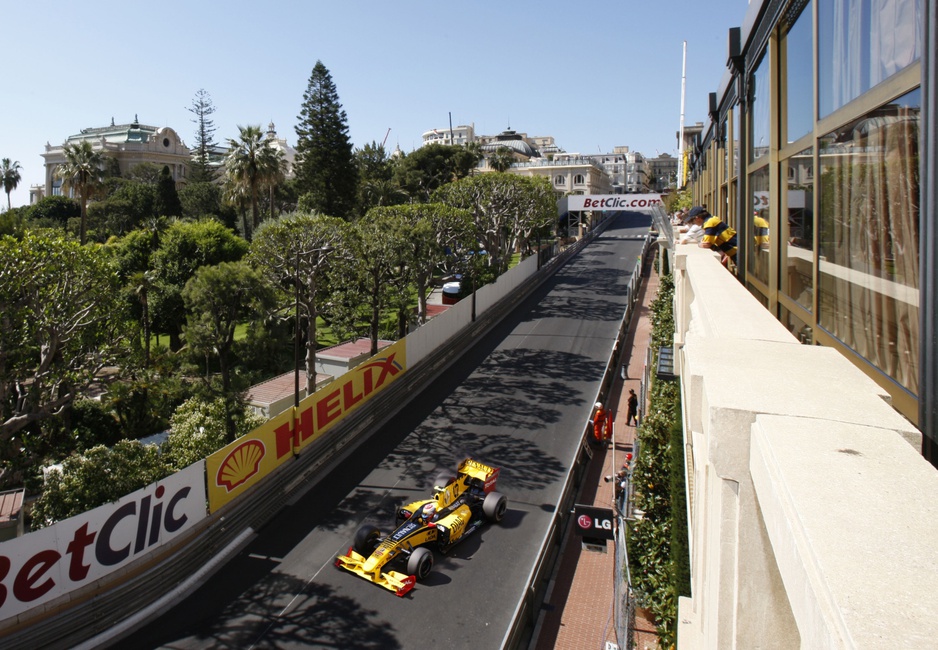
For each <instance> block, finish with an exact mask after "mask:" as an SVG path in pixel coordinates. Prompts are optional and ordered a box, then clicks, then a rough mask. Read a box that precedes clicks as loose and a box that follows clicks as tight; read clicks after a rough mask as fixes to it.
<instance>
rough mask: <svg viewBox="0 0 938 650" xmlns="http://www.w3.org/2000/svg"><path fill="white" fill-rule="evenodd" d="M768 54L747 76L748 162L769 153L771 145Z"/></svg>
mask: <svg viewBox="0 0 938 650" xmlns="http://www.w3.org/2000/svg"><path fill="white" fill-rule="evenodd" d="M769 66H770V62H769V55H768V53H766V54H765V55H764V56H763V57H762V60H761V61H760V62H759V65H757V66H756V70H755V72H753V73H752V76H751V77H750V78H749V102H750V104H749V105H750V112H749V120H750V124H749V133H750V134H751V137H750V139H749V162H750V163H752V162H755V161H757V160H759V158H762V157H763V156H765V155H767V154H768V153H769V147H770V146H771V145H772V138H771V133H770V117H771V115H770V111H771V100H772V98H771V92H770V91H769Z"/></svg>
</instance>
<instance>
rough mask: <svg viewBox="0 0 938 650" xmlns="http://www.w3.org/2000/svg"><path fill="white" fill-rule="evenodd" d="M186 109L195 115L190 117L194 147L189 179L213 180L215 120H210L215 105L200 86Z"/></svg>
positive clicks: (193, 180) (201, 181)
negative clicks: (212, 154) (212, 162)
mask: <svg viewBox="0 0 938 650" xmlns="http://www.w3.org/2000/svg"><path fill="white" fill-rule="evenodd" d="M186 110H188V111H189V112H190V113H192V114H193V115H195V117H194V118H193V119H192V122H193V123H194V124H195V148H194V149H193V155H192V162H190V163H189V181H190V182H191V183H210V182H212V181H213V180H215V168H214V167H212V165H211V153H212V150H213V149H214V148H215V139H214V135H215V122H214V121H213V120H212V114H214V113H215V105H214V104H212V97H211V96H210V95H209V94H208V93H207V92H206V91H205V90H204V89H202V88H200V89H199V92H197V93H196V94H195V98H194V99H193V100H192V106H190V107H189V108H187V109H186Z"/></svg>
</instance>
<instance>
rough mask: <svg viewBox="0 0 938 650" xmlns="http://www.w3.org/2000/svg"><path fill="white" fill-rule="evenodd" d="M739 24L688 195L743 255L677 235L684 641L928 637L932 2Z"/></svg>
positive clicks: (796, 13)
mask: <svg viewBox="0 0 938 650" xmlns="http://www.w3.org/2000/svg"><path fill="white" fill-rule="evenodd" d="M741 18H742V22H741V26H740V27H739V28H734V29H732V30H730V32H729V35H728V39H727V42H728V48H727V49H728V52H727V69H726V71H725V72H724V74H723V77H722V79H721V80H720V83H719V85H718V87H717V89H716V91H715V92H713V93H711V94H710V98H709V99H710V101H709V119H708V121H707V122H706V123H704V124H703V129H702V130H701V131H700V133H699V137H694V138H692V139H687V138H685V144H686V145H689V146H688V148H687V149H686V151H687V152H688V157H687V159H686V160H687V162H688V165H687V173H688V175H687V178H686V181H687V188H688V189H689V190H690V192H691V194H692V197H693V200H694V202H695V203H697V204H704V205H707V206H708V208H709V210H710V211H711V212H712V213H714V214H716V215H718V216H720V217H722V218H723V219H724V220H726V221H727V222H728V223H729V224H730V225H731V226H732V227H733V228H735V229H736V230H737V231H738V241H739V252H738V254H737V257H736V260H735V264H731V265H730V268H729V270H727V268H724V267H723V266H722V265H721V264H720V262H719V260H718V258H717V257H716V256H715V255H714V254H713V252H712V251H709V250H707V249H702V248H699V247H697V246H694V245H688V244H685V245H681V244H674V245H672V244H671V242H670V241H669V242H668V249H669V250H673V251H674V260H673V265H672V266H671V268H672V269H673V273H674V286H675V300H674V313H675V333H674V358H675V364H676V366H677V367H679V368H680V381H681V410H682V426H683V429H684V430H683V442H684V445H683V447H684V448H683V450H682V451H683V459H684V469H685V480H686V486H687V491H686V494H687V522H688V547H689V553H688V554H689V557H690V564H691V566H690V592H691V593H690V594H689V595H686V596H681V597H680V598H679V599H678V615H677V627H678V633H677V647H678V648H680V649H683V648H687V649H690V648H693V649H694V650H697V649H699V648H713V649H714V650H717V649H719V648H730V647H734V648H749V647H762V648H780V649H781V648H860V647H869V648H880V647H931V646H933V645H934V644H935V638H936V636H938V620H936V619H935V617H934V616H932V614H931V613H930V610H929V607H930V604H931V602H932V599H933V597H934V594H935V593H936V592H938V569H936V568H935V563H934V561H933V558H934V554H935V545H936V542H938V516H936V512H935V507H934V504H935V503H938V473H936V472H935V466H936V465H938V443H936V440H938V433H936V431H938V429H936V422H938V413H936V405H935V400H936V396H938V391H936V387H938V359H936V344H935V343H936V341H935V338H936V334H935V332H936V323H935V320H936V314H938V309H936V303H938V282H936V274H938V259H936V248H938V232H936V228H935V219H934V215H935V188H936V187H938V173H936V172H938V158H936V150H938V146H936V139H935V135H934V134H935V133H936V132H938V131H936V110H935V107H936V105H938V103H936V97H935V89H936V88H938V83H936V75H935V70H936V69H938V65H936V63H938V39H936V34H938V4H936V3H935V2H932V1H931V0H929V1H927V2H926V1H925V0H752V2H751V3H750V4H749V8H748V10H747V11H746V13H745V16H741ZM686 135H687V133H686V131H685V136H686ZM766 224H768V232H769V239H768V242H766V241H765V238H764V228H765V226H766ZM663 239H665V238H663ZM874 574H876V575H883V576H889V578H888V579H885V580H880V579H878V578H876V577H875V576H874Z"/></svg>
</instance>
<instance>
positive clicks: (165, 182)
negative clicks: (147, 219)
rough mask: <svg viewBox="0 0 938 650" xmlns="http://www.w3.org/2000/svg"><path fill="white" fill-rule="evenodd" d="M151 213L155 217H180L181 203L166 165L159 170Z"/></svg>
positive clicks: (174, 182)
mask: <svg viewBox="0 0 938 650" xmlns="http://www.w3.org/2000/svg"><path fill="white" fill-rule="evenodd" d="M153 213H154V216H157V217H181V216H182V203H180V202H179V195H178V194H177V193H176V181H174V180H173V175H172V173H171V172H170V171H169V167H168V166H167V165H163V169H161V170H160V177H159V179H158V180H157V183H156V201H155V202H154V204H153Z"/></svg>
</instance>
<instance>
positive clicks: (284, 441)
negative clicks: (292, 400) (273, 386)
mask: <svg viewBox="0 0 938 650" xmlns="http://www.w3.org/2000/svg"><path fill="white" fill-rule="evenodd" d="M293 410H294V409H293V407H291V408H289V409H287V410H286V411H284V412H283V413H280V414H279V415H276V416H274V417H273V418H271V419H270V420H268V421H267V422H265V423H264V424H262V425H261V426H259V427H258V428H256V429H254V431H252V432H251V433H249V434H247V435H245V436H242V437H241V438H238V439H237V440H235V441H234V442H232V443H230V444H228V445H226V446H224V447H222V448H221V449H219V450H218V451H216V452H215V453H214V454H212V455H211V456H209V457H208V458H206V459H205V474H206V479H207V480H206V482H207V483H208V509H209V512H215V511H216V510H218V509H219V508H221V507H222V506H223V505H225V504H226V503H228V502H229V501H231V500H233V499H235V498H237V497H238V496H240V495H241V494H243V493H244V492H246V491H247V490H249V489H250V488H251V487H252V486H253V485H255V484H257V483H258V482H259V481H260V480H261V479H262V478H264V477H265V476H267V475H268V474H270V473H271V472H272V471H273V470H274V469H276V468H277V467H279V466H280V465H282V464H283V463H285V462H286V461H288V460H290V459H291V458H293V446H294V445H293V440H294V435H293Z"/></svg>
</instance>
